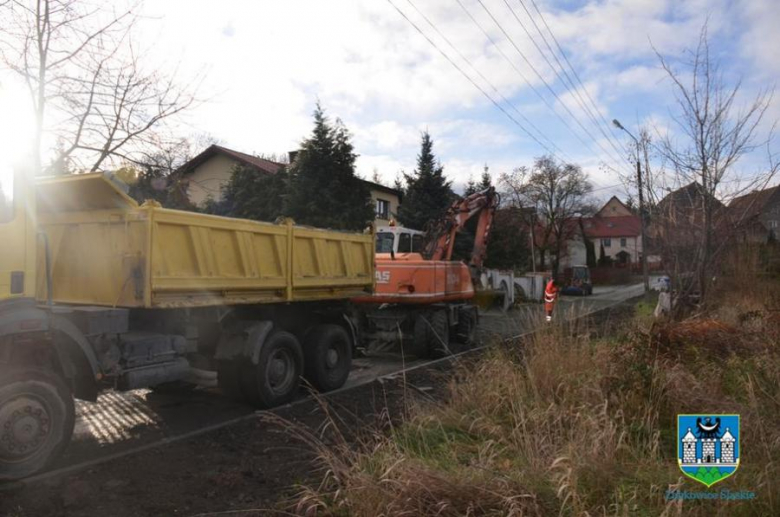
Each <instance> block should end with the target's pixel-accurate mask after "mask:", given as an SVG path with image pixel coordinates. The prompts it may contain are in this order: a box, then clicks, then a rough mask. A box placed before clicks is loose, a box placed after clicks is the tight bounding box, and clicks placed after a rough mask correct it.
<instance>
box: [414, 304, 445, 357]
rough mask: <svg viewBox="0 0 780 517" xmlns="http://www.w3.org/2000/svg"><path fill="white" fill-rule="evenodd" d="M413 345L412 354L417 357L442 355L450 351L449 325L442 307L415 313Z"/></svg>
mask: <svg viewBox="0 0 780 517" xmlns="http://www.w3.org/2000/svg"><path fill="white" fill-rule="evenodd" d="M413 345H414V349H413V352H414V355H416V356H417V357H419V358H424V359H427V358H435V357H444V356H445V355H448V354H449V353H450V347H449V345H450V326H449V322H448V321H447V312H446V311H445V310H444V309H436V310H433V311H429V312H423V313H420V314H419V315H417V318H416V320H415V322H414V344H413Z"/></svg>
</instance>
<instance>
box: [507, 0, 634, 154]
mask: <svg viewBox="0 0 780 517" xmlns="http://www.w3.org/2000/svg"><path fill="white" fill-rule="evenodd" d="M503 1H504V4H505V5H506V6H507V8H508V9H509V11H510V12H511V13H512V16H513V17H514V18H515V20H517V23H518V24H519V25H520V27H521V28H522V29H523V31H524V32H525V34H526V35H527V36H528V38H529V39H530V40H531V43H533V44H534V47H536V50H538V51H539V54H540V55H541V56H542V57H543V58H544V60H545V62H546V63H547V65H548V66H549V67H550V68H551V69H552V71H553V72H555V76H556V77H557V78H558V80H559V81H560V82H561V83H563V85H564V87H565V88H568V89H569V90H570V91H571V92H572V94H573V95H574V100H575V101H576V102H577V104H578V105H579V107H580V108H582V110H583V113H585V115H586V116H587V117H588V118H589V119H590V121H591V122H592V123H593V125H594V126H595V127H596V128H597V129H598V130H599V132H600V133H601V134H602V135H603V136H604V138H606V139H607V142H609V145H610V146H611V147H612V149H614V150H615V152H616V153H617V156H618V157H620V158H624V156H623V154H622V153H623V152H624V151H625V150H620V149H618V147H617V146H616V145H615V142H614V141H613V137H611V136H610V134H609V133H608V132H605V131H604V128H603V127H602V126H601V124H600V123H599V121H598V119H597V118H596V116H595V115H594V114H593V111H592V110H591V109H590V106H588V103H587V102H585V100H584V99H583V98H582V94H581V93H580V91H579V89H578V88H577V86H576V85H575V84H574V81H573V80H572V79H571V77H570V76H569V73H568V72H567V71H566V69H565V68H564V67H563V64H562V63H561V61H560V60H559V59H558V56H557V55H556V53H555V51H553V49H552V47H551V46H550V44H549V42H548V41H547V37H546V36H545V35H544V33H543V32H542V31H541V29H540V28H539V25H538V24H537V23H536V20H534V18H533V17H532V16H531V13H530V12H529V10H528V8H527V7H526V6H525V3H524V2H523V0H518V1H519V2H520V5H521V6H522V7H523V10H524V11H525V13H526V15H528V19H529V20H531V23H532V24H533V26H534V28H535V29H536V32H537V33H538V34H539V36H541V38H542V41H543V42H544V44H545V46H546V47H547V49H548V50H549V51H550V53H551V54H552V56H553V58H554V59H555V62H556V63H557V64H558V67H557V68H556V67H555V66H554V65H553V64H552V63H551V62H550V59H549V58H548V57H547V54H546V53H545V52H544V51H543V50H542V48H541V47H540V46H539V45H538V44H537V42H536V39H535V38H534V36H533V35H532V34H531V32H530V31H529V30H528V28H527V27H526V25H525V24H524V23H523V21H522V20H521V19H520V17H519V16H518V15H517V12H515V10H514V8H513V7H512V6H511V5H509V2H508V0H503ZM559 69H560V70H561V71H562V72H563V76H561V73H560V72H559V71H558V70H559ZM564 78H565V79H564ZM567 80H568V84H567ZM583 89H585V86H584V85H583ZM591 102H592V99H591ZM592 104H594V107H595V103H593V102H592ZM607 130H609V126H608V127H607Z"/></svg>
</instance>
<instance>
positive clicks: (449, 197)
mask: <svg viewBox="0 0 780 517" xmlns="http://www.w3.org/2000/svg"><path fill="white" fill-rule="evenodd" d="M404 178H405V180H406V193H405V196H404V201H403V203H402V204H401V206H400V208H399V210H398V220H399V221H400V222H401V224H403V225H404V226H406V227H409V228H412V229H415V230H423V229H425V225H426V224H427V223H428V222H429V221H432V220H436V219H439V218H440V217H442V216H443V215H444V213H445V212H446V211H447V208H449V206H450V204H451V203H452V201H453V200H454V199H455V195H454V194H453V192H452V188H451V184H450V182H449V181H447V179H446V178H445V177H444V168H443V167H442V166H441V164H440V163H438V161H437V160H436V157H435V156H434V154H433V140H432V139H431V135H430V134H428V132H427V131H426V132H424V133H423V135H422V143H421V149H420V154H419V155H418V156H417V168H416V169H415V170H414V172H413V173H412V174H404Z"/></svg>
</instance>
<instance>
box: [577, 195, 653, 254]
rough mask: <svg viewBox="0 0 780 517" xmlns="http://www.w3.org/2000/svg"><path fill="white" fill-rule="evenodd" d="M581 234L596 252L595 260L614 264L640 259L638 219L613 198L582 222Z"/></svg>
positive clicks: (640, 247)
mask: <svg viewBox="0 0 780 517" xmlns="http://www.w3.org/2000/svg"><path fill="white" fill-rule="evenodd" d="M582 232H583V233H584V235H585V238H586V239H587V240H590V241H591V242H592V243H593V245H594V247H595V251H596V259H597V260H599V259H601V250H602V249H603V250H604V257H609V258H611V259H612V260H613V261H614V262H615V263H617V264H626V265H628V264H635V263H638V262H639V261H640V260H641V257H642V252H643V249H642V232H641V222H640V220H639V216H638V215H636V214H634V212H632V211H631V209H630V208H629V207H628V206H626V204H625V203H623V202H622V201H620V200H619V199H618V198H617V197H615V196H612V198H611V199H610V200H609V201H607V203H606V204H605V205H604V206H603V207H602V208H601V210H599V211H598V212H597V213H596V215H594V216H593V217H586V218H583V219H582Z"/></svg>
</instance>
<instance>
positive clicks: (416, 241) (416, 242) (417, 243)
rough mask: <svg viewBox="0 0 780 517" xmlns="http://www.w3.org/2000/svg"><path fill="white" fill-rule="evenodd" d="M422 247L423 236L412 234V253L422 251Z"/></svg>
mask: <svg viewBox="0 0 780 517" xmlns="http://www.w3.org/2000/svg"><path fill="white" fill-rule="evenodd" d="M422 248H423V236H422V235H419V234H417V235H412V251H413V252H414V253H422Z"/></svg>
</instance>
